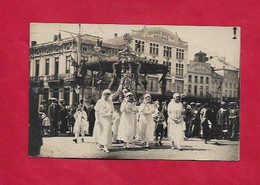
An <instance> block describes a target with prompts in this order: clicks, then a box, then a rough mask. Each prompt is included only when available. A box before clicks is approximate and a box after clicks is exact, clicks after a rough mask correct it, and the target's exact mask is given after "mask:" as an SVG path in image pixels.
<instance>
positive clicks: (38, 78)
mask: <svg viewBox="0 0 260 185" xmlns="http://www.w3.org/2000/svg"><path fill="white" fill-rule="evenodd" d="M41 80H44V77H43V76H32V77H30V81H31V82H39V81H41Z"/></svg>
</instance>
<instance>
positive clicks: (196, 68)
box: [189, 62, 211, 73]
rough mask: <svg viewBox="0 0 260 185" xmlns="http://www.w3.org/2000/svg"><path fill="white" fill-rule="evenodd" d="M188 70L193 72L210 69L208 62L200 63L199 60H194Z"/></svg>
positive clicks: (208, 71)
mask: <svg viewBox="0 0 260 185" xmlns="http://www.w3.org/2000/svg"><path fill="white" fill-rule="evenodd" d="M189 70H190V71H194V72H203V73H210V72H211V69H210V66H209V65H208V64H205V63H201V62H196V63H195V62H194V63H191V64H190V65H189Z"/></svg>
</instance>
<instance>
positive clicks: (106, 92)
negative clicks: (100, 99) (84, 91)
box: [102, 89, 111, 95]
mask: <svg viewBox="0 0 260 185" xmlns="http://www.w3.org/2000/svg"><path fill="white" fill-rule="evenodd" d="M105 94H111V91H110V90H109V89H105V90H104V91H103V93H102V95H105Z"/></svg>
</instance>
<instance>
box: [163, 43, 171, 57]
mask: <svg viewBox="0 0 260 185" xmlns="http://www.w3.org/2000/svg"><path fill="white" fill-rule="evenodd" d="M163 56H164V57H169V58H171V57H172V47H169V46H163Z"/></svg>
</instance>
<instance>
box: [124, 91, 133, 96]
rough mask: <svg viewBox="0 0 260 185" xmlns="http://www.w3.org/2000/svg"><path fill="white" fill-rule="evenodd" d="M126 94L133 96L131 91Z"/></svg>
mask: <svg viewBox="0 0 260 185" xmlns="http://www.w3.org/2000/svg"><path fill="white" fill-rule="evenodd" d="M125 96H133V93H131V92H128V93H126V95H125Z"/></svg>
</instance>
